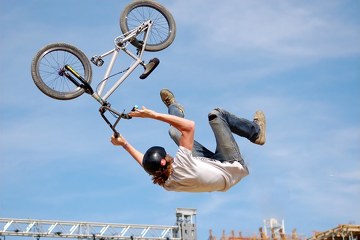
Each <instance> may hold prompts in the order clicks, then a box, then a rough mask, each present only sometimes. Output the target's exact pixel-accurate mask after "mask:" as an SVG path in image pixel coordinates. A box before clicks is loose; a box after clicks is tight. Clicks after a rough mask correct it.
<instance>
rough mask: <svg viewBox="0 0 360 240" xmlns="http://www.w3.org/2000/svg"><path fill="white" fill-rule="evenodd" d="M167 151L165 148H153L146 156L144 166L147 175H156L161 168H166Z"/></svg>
mask: <svg viewBox="0 0 360 240" xmlns="http://www.w3.org/2000/svg"><path fill="white" fill-rule="evenodd" d="M165 157H166V151H165V149H164V148H163V147H158V146H155V147H151V148H149V149H148V150H147V151H146V152H145V154H144V158H143V161H142V165H143V167H144V169H145V171H146V172H147V173H149V174H150V175H154V174H155V172H156V171H158V170H159V169H160V168H162V167H165V166H166V161H165Z"/></svg>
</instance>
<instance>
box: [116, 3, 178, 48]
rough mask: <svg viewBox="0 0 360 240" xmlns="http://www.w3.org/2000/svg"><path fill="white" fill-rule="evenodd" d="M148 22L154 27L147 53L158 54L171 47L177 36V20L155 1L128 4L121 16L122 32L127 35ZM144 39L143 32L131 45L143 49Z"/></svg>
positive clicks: (147, 45) (150, 34)
mask: <svg viewBox="0 0 360 240" xmlns="http://www.w3.org/2000/svg"><path fill="white" fill-rule="evenodd" d="M148 20H151V21H152V23H153V25H152V27H151V31H150V33H149V37H148V40H147V43H146V46H145V51H149V52H156V51H160V50H163V49H165V48H167V47H168V46H170V45H171V43H172V42H173V41H174V39H175V35H176V24H175V20H174V18H173V16H172V15H171V13H170V12H169V11H168V10H167V9H166V8H165V7H163V6H162V5H160V4H159V3H157V2H155V1H153V0H135V1H133V2H131V3H130V4H128V5H127V6H126V7H125V9H124V10H123V11H122V13H121V16H120V28H121V31H122V32H123V33H124V34H126V33H127V32H129V31H130V30H133V29H135V28H136V27H138V26H140V25H141V24H143V23H144V22H146V21H148ZM144 38H145V33H144V32H143V33H141V34H140V35H138V37H137V38H136V39H134V40H133V41H131V44H132V45H134V46H135V47H137V48H141V47H142V42H143V40H144Z"/></svg>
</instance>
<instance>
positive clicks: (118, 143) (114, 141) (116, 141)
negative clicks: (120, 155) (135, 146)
mask: <svg viewBox="0 0 360 240" xmlns="http://www.w3.org/2000/svg"><path fill="white" fill-rule="evenodd" d="M111 143H112V144H114V145H115V146H122V147H123V146H125V144H126V143H127V141H126V139H125V138H124V137H123V136H121V135H119V136H118V137H117V138H115V137H114V135H112V136H111Z"/></svg>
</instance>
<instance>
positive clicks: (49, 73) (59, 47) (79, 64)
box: [31, 43, 92, 100]
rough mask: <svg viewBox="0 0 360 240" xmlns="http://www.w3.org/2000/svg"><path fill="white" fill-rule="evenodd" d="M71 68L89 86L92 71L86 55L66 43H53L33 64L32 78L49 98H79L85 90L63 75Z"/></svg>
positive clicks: (36, 57) (40, 53) (39, 54)
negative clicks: (66, 67)
mask: <svg viewBox="0 0 360 240" xmlns="http://www.w3.org/2000/svg"><path fill="white" fill-rule="evenodd" d="M65 65H68V66H70V67H71V68H72V69H74V70H75V71H76V72H77V73H78V74H79V75H80V76H82V77H83V78H84V79H85V81H86V82H88V83H89V84H90V83H91V80H92V70H91V65H90V62H89V60H88V59H87V57H86V55H85V54H84V53H83V52H82V51H80V50H79V49H77V48H76V47H74V46H72V45H69V44H66V43H53V44H49V45H46V46H45V47H43V48H42V49H41V50H40V51H39V52H38V53H37V54H36V55H35V57H34V59H33V60H32V63H31V76H32V79H33V80H34V82H35V85H36V86H37V87H38V88H39V89H40V90H41V91H42V92H43V93H44V94H46V95H47V96H49V97H51V98H55V99H58V100H70V99H74V98H76V97H79V96H80V95H82V94H83V93H84V89H83V88H80V87H77V86H76V85H75V84H74V83H72V82H71V81H70V80H69V79H68V78H67V77H66V76H65V75H64V74H63V73H64V69H65Z"/></svg>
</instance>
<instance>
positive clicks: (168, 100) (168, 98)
mask: <svg viewBox="0 0 360 240" xmlns="http://www.w3.org/2000/svg"><path fill="white" fill-rule="evenodd" d="M160 97H161V100H162V101H163V103H164V104H165V105H166V106H167V107H169V106H170V105H171V104H173V103H175V102H176V100H175V96H174V94H173V93H172V92H171V91H170V90H169V89H165V88H164V89H161V91H160Z"/></svg>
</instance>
